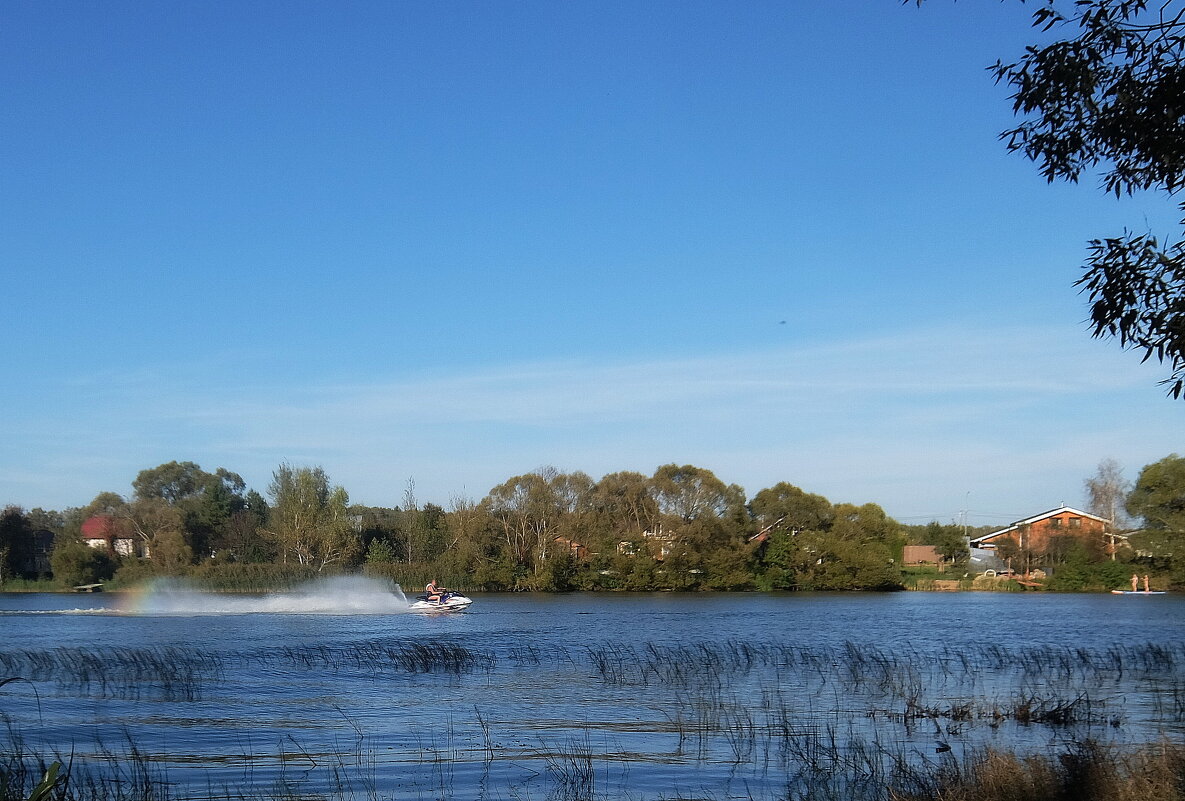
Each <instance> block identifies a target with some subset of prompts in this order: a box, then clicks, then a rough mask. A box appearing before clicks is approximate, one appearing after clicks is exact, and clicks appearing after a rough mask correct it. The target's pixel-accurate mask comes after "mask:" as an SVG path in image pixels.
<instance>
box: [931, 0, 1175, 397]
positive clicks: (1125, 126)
mask: <svg viewBox="0 0 1185 801" xmlns="http://www.w3.org/2000/svg"><path fill="white" fill-rule="evenodd" d="M919 2H920V0H919ZM1070 8H1071V9H1072V10H1071V11H1069V12H1063V11H1061V10H1060V9H1059V8H1058V6H1057V4H1056V3H1055V2H1054V0H1046V2H1043V3H1041V4H1040V5H1039V6H1038V7H1037V8H1036V10H1035V11H1034V12H1033V25H1034V26H1035V27H1038V28H1040V29H1042V30H1043V31H1050V30H1057V31H1066V32H1067V33H1068V34H1069V35H1067V36H1066V37H1064V38H1060V39H1057V40H1056V41H1053V42H1052V43H1050V44H1046V45H1043V46H1032V47H1029V48H1027V49H1026V50H1025V54H1024V55H1023V56H1022V57H1021V58H1020V59H1019V60H1018V61H1016V62H1013V63H1010V64H1005V63H1003V62H997V63H996V65H995V66H994V67H993V68H992V70H993V72H994V74H995V76H996V80H997V81H998V82H1000V83H1003V84H1005V85H1007V86H1009V87H1010V88H1011V89H1012V90H1013V94H1012V96H1011V99H1012V101H1013V110H1014V112H1015V113H1016V114H1018V115H1020V116H1022V117H1023V121H1022V122H1021V123H1020V124H1019V125H1017V126H1016V127H1015V128H1012V129H1011V130H1008V131H1005V132H1004V133H1003V134H1001V138H1002V139H1003V140H1004V141H1005V142H1006V143H1007V147H1008V149H1009V150H1010V151H1014V152H1020V153H1022V154H1024V155H1025V156H1026V157H1027V158H1029V159H1030V160H1032V161H1033V162H1035V163H1036V164H1037V165H1038V167H1039V169H1040V171H1041V174H1042V175H1043V176H1044V177H1045V178H1046V180H1048V181H1050V182H1052V181H1055V180H1059V179H1061V180H1068V181H1073V182H1077V181H1078V179H1079V178H1080V177H1081V176H1082V175H1083V173H1085V172H1087V171H1090V170H1094V169H1095V168H1101V177H1102V186H1103V188H1104V189H1105V190H1106V191H1107V192H1111V193H1114V194H1115V195H1116V196H1119V195H1123V194H1133V193H1135V192H1138V191H1145V190H1154V191H1160V192H1164V193H1165V194H1166V195H1168V196H1169V197H1172V196H1175V195H1177V193H1178V192H1179V191H1180V189H1181V188H1182V186H1183V185H1185V127H1183V125H1182V119H1183V116H1182V103H1181V97H1182V95H1183V94H1185V9H1183V8H1182V7H1181V6H1180V5H1179V4H1178V3H1177V2H1174V1H1173V0H1166V2H1158V3H1155V4H1152V6H1151V7H1149V4H1148V3H1147V2H1145V0H1076V2H1074V3H1073V4H1071V5H1070ZM1178 208H1179V209H1180V210H1181V211H1183V212H1185V203H1180V204H1178ZM1182 224H1185V221H1182ZM1176 236H1177V237H1178V238H1177V241H1166V242H1163V243H1162V241H1161V240H1160V239H1159V238H1158V237H1157V236H1155V235H1153V234H1151V233H1135V232H1132V231H1124V232H1123V233H1122V234H1121V235H1117V236H1111V237H1104V238H1099V239H1095V240H1092V241H1091V242H1090V244H1089V249H1088V257H1087V261H1086V270H1085V273H1084V274H1083V276H1082V278H1080V279H1079V281H1078V282H1077V283H1078V285H1079V286H1080V287H1082V289H1083V291H1084V292H1085V293H1086V294H1087V295H1088V297H1089V298H1090V302H1091V321H1092V326H1093V332H1094V335H1095V336H1096V337H1101V336H1112V337H1116V338H1118V340H1119V343H1120V344H1121V345H1122V346H1123V347H1125V348H1132V349H1135V350H1137V351H1141V352H1143V356H1144V359H1145V360H1147V359H1150V358H1153V357H1155V358H1156V359H1158V360H1160V361H1161V362H1162V363H1165V364H1167V366H1168V367H1169V369H1170V374H1169V377H1168V378H1167V379H1165V380H1164V381H1163V382H1162V383H1164V384H1166V385H1167V386H1168V392H1169V394H1170V395H1171V396H1173V397H1177V398H1179V397H1181V396H1182V394H1183V392H1185V242H1183V241H1181V240H1180V239H1179V233H1178V234H1177V235H1176Z"/></svg>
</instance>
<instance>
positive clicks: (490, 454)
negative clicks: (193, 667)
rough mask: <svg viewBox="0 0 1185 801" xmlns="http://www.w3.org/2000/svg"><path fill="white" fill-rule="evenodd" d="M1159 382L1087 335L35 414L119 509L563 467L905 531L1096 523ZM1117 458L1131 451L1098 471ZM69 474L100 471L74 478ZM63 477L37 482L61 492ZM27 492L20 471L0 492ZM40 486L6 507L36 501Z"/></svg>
mask: <svg viewBox="0 0 1185 801" xmlns="http://www.w3.org/2000/svg"><path fill="white" fill-rule="evenodd" d="M1154 375H1155V374H1154V371H1152V370H1150V369H1148V368H1147V366H1144V367H1141V366H1140V365H1139V364H1138V363H1137V360H1135V359H1132V358H1131V357H1130V356H1127V355H1124V354H1121V353H1119V352H1118V351H1116V350H1114V349H1110V350H1108V349H1105V348H1102V347H1101V346H1100V345H1099V344H1098V343H1092V342H1090V341H1089V340H1087V339H1085V338H1084V337H1083V336H1081V335H1080V334H1078V333H1077V332H1069V333H1068V334H1067V333H1066V332H1055V331H1049V330H1042V329H1039V328H1027V329H1019V328H1018V329H1011V330H1006V331H1005V330H955V329H946V330H932V331H909V332H903V333H902V334H900V335H899V336H895V337H880V338H874V339H853V340H849V341H841V342H833V343H821V344H820V343H813V344H804V345H801V346H789V347H783V348H778V349H764V350H753V351H749V352H736V353H717V354H710V355H707V356H703V357H697V358H683V359H673V360H653V361H646V362H634V363H628V362H620V363H605V364H593V363H588V362H571V363H558V362H549V363H537V364H516V365H508V366H506V367H505V368H502V369H488V370H484V371H481V372H477V373H472V374H457V373H452V372H449V371H448V370H441V371H440V372H439V373H435V374H417V375H410V376H402V377H399V376H394V377H385V378H382V379H379V380H375V381H373V382H357V383H320V382H317V381H316V379H315V378H314V379H312V380H310V381H308V382H306V383H305V384H304V385H303V386H302V387H301V388H300V389H298V390H296V391H293V390H291V389H287V390H283V391H281V390H279V389H273V388H269V387H267V386H259V385H256V386H227V385H225V384H221V383H219V382H218V381H217V380H216V379H215V377H214V376H211V375H209V374H207V373H205V372H204V371H201V370H192V371H189V372H188V373H185V372H181V371H178V372H172V373H171V374H170V375H160V374H152V373H149V372H145V371H138V372H136V373H132V374H128V375H126V376H122V377H121V376H115V375H106V376H104V377H103V380H102V381H101V382H97V384H96V385H97V386H100V387H102V390H101V391H97V392H95V393H94V394H93V395H92V396H91V398H90V400H89V402H86V403H81V404H78V405H77V406H75V407H74V409H75V413H74V414H73V415H72V416H70V417H68V418H62V417H59V418H57V419H55V421H54V423H53V428H54V434H55V436H54V437H52V438H51V437H48V436H47V434H48V424H47V423H46V422H45V421H41V424H40V426H39V425H38V424H37V418H36V415H33V414H32V413H29V414H31V415H32V419H31V420H30V421H29V422H31V423H33V425H32V426H31V427H29V428H28V429H27V430H26V431H25V433H24V434H22V437H23V439H25V441H26V444H27V446H28V447H29V448H30V451H29V452H31V453H40V454H41V455H40V456H39V457H37V458H38V459H40V461H41V462H42V464H43V465H44V466H47V465H49V464H51V463H52V464H54V465H55V468H56V469H63V468H62V465H64V464H67V465H68V464H73V465H74V466H75V467H77V469H78V470H79V471H81V472H83V473H86V472H88V471H100V472H107V471H110V470H111V469H112V467H113V466H115V465H122V466H123V468H124V470H125V474H124V475H114V474H111V475H108V476H107V477H106V478H105V479H104V480H106V481H108V482H109V483H107V484H105V485H103V486H102V487H101V488H102V489H116V490H118V489H119V488H120V487H121V486H123V487H126V486H127V485H128V484H129V483H130V481H131V479H132V478H134V473H135V471H137V470H139V469H143V468H145V467H151V466H153V465H154V464H156V463H159V462H160V461H167V460H169V459H174V458H176V459H194V460H196V461H199V462H201V463H203V464H204V465H207V466H209V467H213V466H219V465H221V466H226V467H229V468H231V469H235V470H239V471H240V472H243V473H244V475H245V476H247V477H248V480H249V482H251V483H252V484H254V485H255V486H257V487H259V488H261V489H262V488H264V487H265V486H266V483H267V479H268V477H269V476H270V471H271V469H272V468H273V467H274V466H275V465H276V464H277V463H278V462H280V461H282V460H292V461H296V462H311V463H317V464H322V465H323V466H325V467H326V469H327V470H328V471H329V472H330V474H331V475H332V476H333V477H334V479H335V480H337V481H339V482H341V483H342V484H343V485H344V486H346V487H347V489H349V490H350V491H351V492H352V493H353V495H354V496H355V498H356V499H358V500H360V501H363V502H367V503H375V504H393V503H397V502H398V492H399V489H398V488H399V487H400V486H401V484H402V481H403V480H404V479H405V478H406V477H408V476H415V478H416V481H417V485H418V487H419V488H420V492H421V495H422V496H423V497H425V498H427V499H433V500H437V501H438V502H441V501H443V500H446V499H447V498H448V497H449V496H450V495H452V494H456V493H459V492H462V491H465V492H468V493H469V494H472V495H475V496H480V495H483V494H484V493H485V492H486V490H488V489H489V488H490V487H491V486H493V484H495V483H498V482H500V481H502V480H505V479H506V478H509V477H510V476H512V475H515V474H517V473H520V472H523V471H525V470H529V469H532V468H534V467H538V466H540V465H542V464H545V463H554V464H557V465H559V466H561V467H564V468H566V469H582V470H585V471H587V472H590V473H593V474H594V475H599V474H601V473H604V472H609V471H613V470H619V469H635V470H643V471H647V472H648V471H650V470H652V469H653V468H654V467H655V466H657V465H658V464H661V463H664V462H668V461H679V462H693V463H696V464H700V465H701V466H703V467H707V468H709V469H712V470H714V471H716V472H717V474H718V475H720V477H721V478H723V479H724V480H726V481H730V482H737V483H741V484H742V485H744V486H746V488H747V489H749V491H750V492H755V491H756V490H757V489H760V488H762V487H764V486H769V485H771V484H773V483H776V482H777V481H782V480H786V481H791V482H793V483H796V484H799V485H801V486H804V487H806V488H807V489H810V490H812V491H816V492H822V493H823V494H826V495H828V496H829V497H833V498H834V499H836V500H849V501H858V502H865V501H874V502H879V503H881V504H882V505H884V506H886V508H888V509H889V510H890V512H891V513H892V512H897V513H898V514H902V515H910V516H913V515H925V514H934V515H943V514H947V513H949V514H950V515H953V514H954V513H955V511H957V509H958V508H959V507H960V506H961V505H962V504H963V503H964V499H965V497H966V494H967V492H968V491H970V490H972V489H975V494H976V496H977V497H978V496H980V495H988V496H991V497H990V498H983V499H982V500H983V502H984V503H986V504H987V505H990V506H992V507H1010V508H1017V509H1020V510H1021V511H1024V510H1025V509H1027V508H1029V507H1030V506H1031V505H1033V504H1036V505H1038V506H1044V505H1048V504H1049V503H1051V502H1053V503H1056V502H1060V501H1062V500H1067V501H1069V500H1073V501H1077V500H1078V495H1079V494H1080V484H1081V477H1082V476H1084V475H1086V474H1088V473H1089V472H1090V470H1092V469H1093V465H1094V464H1095V463H1096V462H1097V461H1098V459H1100V458H1103V457H1105V456H1117V457H1119V458H1121V459H1123V458H1126V459H1128V460H1129V461H1130V463H1131V464H1132V466H1133V467H1138V466H1140V465H1139V464H1136V461H1138V460H1139V459H1142V458H1148V457H1147V454H1146V453H1143V452H1130V453H1122V452H1121V453H1115V452H1114V447H1121V446H1123V445H1124V444H1125V442H1127V441H1128V440H1127V433H1128V432H1130V430H1131V428H1132V427H1133V426H1134V425H1140V426H1145V425H1149V424H1155V421H1156V420H1163V421H1165V424H1168V423H1169V421H1172V420H1173V418H1172V415H1174V414H1175V413H1176V407H1174V406H1171V404H1170V403H1169V402H1167V401H1164V400H1163V398H1161V397H1160V394H1159V390H1158V389H1157V388H1156V387H1155V386H1154V381H1155V378H1154ZM1117 406H1119V407H1122V408H1123V409H1124V411H1125V414H1124V415H1116V414H1115V408H1116V407H1117ZM1133 416H1134V417H1138V418H1139V421H1138V423H1135V422H1133ZM34 440H39V441H34ZM1141 441H1143V440H1141ZM1104 445H1111V446H1114V447H1113V448H1112V449H1110V450H1107V451H1105V452H1103V451H1098V449H1099V448H1100V447H1101V446H1104ZM1096 451H1097V452H1096ZM71 453H73V454H82V455H83V456H84V457H85V459H86V461H84V460H82V459H75V460H74V461H73V462H71V459H70V457H69V456H68V454H71ZM99 454H101V455H102V456H101V458H100V457H98V455H99ZM1160 455H1163V454H1160ZM1155 458H1159V455H1157V456H1156V457H1155ZM137 460H139V461H137ZM1142 463H1143V462H1140V464H1142ZM44 466H43V467H42V468H40V469H32V470H29V471H28V474H29V475H34V474H38V473H40V474H42V475H45V474H48V473H49V472H50V471H48V470H46V469H45V468H44ZM20 472H21V471H20V469H19V468H18V467H16V466H14V465H13V464H11V463H10V464H8V465H5V466H4V467H3V473H0V475H3V474H7V475H8V476H9V477H10V479H11V478H12V477H13V476H16V475H18V474H19V473H20ZM30 483H35V482H31V481H25V482H16V481H9V482H8V484H7V486H8V487H9V488H10V490H9V491H10V492H15V491H19V490H21V489H24V490H26V491H31V489H30V486H29V485H30ZM1069 490H1072V491H1073V493H1074V497H1073V498H1066V497H1064V496H1065V495H1066V494H1067V492H1068V491H1069ZM1052 495H1057V497H1052ZM12 500H14V501H18V502H19V501H20V500H21V499H20V498H19V497H15V498H13V499H12ZM87 500H89V498H88V497H80V498H73V499H71V502H72V503H83V502H86V501H87Z"/></svg>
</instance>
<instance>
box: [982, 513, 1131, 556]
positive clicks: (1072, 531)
mask: <svg viewBox="0 0 1185 801" xmlns="http://www.w3.org/2000/svg"><path fill="white" fill-rule="evenodd" d="M1110 525H1111V521H1110V520H1107V519H1106V518H1104V517H1099V516H1098V515H1092V514H1091V513H1090V512H1083V511H1082V510H1080V509H1074V508H1071V507H1069V506H1059V507H1058V508H1056V509H1050V510H1049V511H1048V512H1042V513H1041V514H1039V515H1034V516H1033V517H1029V518H1025V519H1024V520H1018V521H1017V522H1015V523H1013V524H1012V525H1010V526H1007V527H1006V528H1002V529H1000V530H999V531H993V532H992V533H991V534H985V535H983V536H982V537H977V538H976V539H973V540H971V543H970V544H971V547H972V548H983V549H985V550H989V551H992V550H996V548H998V547H999V545H1000V544H1001V543H1003V542H1004V541H1011V542H1012V543H1013V544H1015V545H1016V546H1018V547H1020V548H1023V549H1025V550H1027V551H1033V552H1037V553H1041V552H1044V551H1045V550H1046V548H1047V547H1048V546H1049V543H1050V541H1051V540H1053V539H1054V538H1056V537H1065V536H1071V537H1080V538H1082V540H1083V541H1086V542H1092V543H1099V544H1101V543H1103V542H1104V539H1105V536H1106V532H1107V531H1108V530H1109V528H1110Z"/></svg>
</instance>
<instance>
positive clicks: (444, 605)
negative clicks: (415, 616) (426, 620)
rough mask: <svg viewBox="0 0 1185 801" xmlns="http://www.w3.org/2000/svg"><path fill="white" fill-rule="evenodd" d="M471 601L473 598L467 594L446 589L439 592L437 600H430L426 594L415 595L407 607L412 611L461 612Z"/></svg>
mask: <svg viewBox="0 0 1185 801" xmlns="http://www.w3.org/2000/svg"><path fill="white" fill-rule="evenodd" d="M471 603H473V599H472V598H470V597H469V596H468V595H465V594H464V593H460V592H452V591H451V590H448V591H445V592H442V593H440V595H439V596H437V600H431V596H429V595H427V594H425V595H417V596H416V599H415V600H414V601H412V603H411V605H410V606H409V607H408V608H409V609H411V610H412V611H414V612H463V611H465V610H466V609H468V608H469V605H470V604H471Z"/></svg>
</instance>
